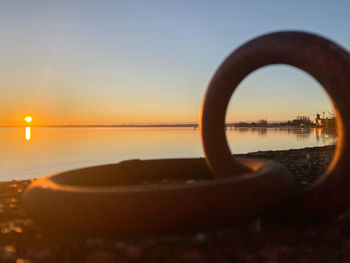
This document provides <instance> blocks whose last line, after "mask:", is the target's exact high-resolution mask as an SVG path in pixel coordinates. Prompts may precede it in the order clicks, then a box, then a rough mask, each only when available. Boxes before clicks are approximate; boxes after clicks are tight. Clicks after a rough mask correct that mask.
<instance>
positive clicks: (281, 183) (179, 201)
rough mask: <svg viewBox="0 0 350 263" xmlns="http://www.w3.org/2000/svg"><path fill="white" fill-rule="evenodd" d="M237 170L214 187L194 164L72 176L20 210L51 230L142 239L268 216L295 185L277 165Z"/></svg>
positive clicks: (38, 189)
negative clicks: (233, 174) (262, 213)
mask: <svg viewBox="0 0 350 263" xmlns="http://www.w3.org/2000/svg"><path fill="white" fill-rule="evenodd" d="M237 162H238V163H240V164H242V165H244V166H245V167H249V169H250V171H251V172H249V173H245V174H242V175H239V176H229V177H224V178H216V179H213V176H212V174H211V172H210V170H209V169H208V168H207V165H206V164H205V161H204V159H199V158H198V159H163V160H145V161H140V160H131V161H125V162H121V163H119V164H110V165H102V166H95V167H89V168H83V169H78V170H72V171H68V172H63V173H58V174H55V175H52V176H48V177H46V178H43V179H39V180H37V181H36V182H35V183H33V184H31V185H30V187H29V188H28V189H27V191H26V193H25V196H24V199H23V202H24V207H25V209H26V211H27V212H28V213H29V214H30V215H31V216H32V217H33V218H34V219H35V221H37V222H39V223H41V224H43V225H46V226H49V227H50V228H51V229H56V230H57V229H63V230H65V231H67V230H73V231H79V232H84V233H101V232H102V233H113V234H117V235H145V234H164V233H170V232H179V231H184V230H191V231H193V230H200V229H206V228H211V227H217V226H225V225H228V224H232V223H233V222H235V221H237V220H241V219H244V218H249V217H252V216H255V215H257V214H258V213H261V212H263V211H265V210H266V209H268V208H271V207H272V206H273V205H275V204H277V203H279V201H280V200H281V199H283V198H285V197H287V196H288V195H289V194H290V193H291V192H292V190H293V189H294V188H293V187H294V177H293V176H292V175H291V174H290V173H289V171H288V170H287V169H286V168H285V167H284V166H283V165H281V164H278V163H275V162H273V161H266V160H265V161H263V160H257V159H237ZM165 179H169V180H170V181H169V183H168V184H166V183H164V182H163V181H164V180H165ZM192 179H196V180H192ZM154 180H156V182H155V181H154ZM188 180H190V181H188ZM143 181H146V182H147V184H142V182H143ZM152 181H153V183H152ZM157 182H158V183H157ZM159 182H163V183H159Z"/></svg>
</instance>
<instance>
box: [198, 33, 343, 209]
mask: <svg viewBox="0 0 350 263" xmlns="http://www.w3.org/2000/svg"><path fill="white" fill-rule="evenodd" d="M273 64H287V65H291V66H294V67H297V68H299V69H302V70H304V71H305V72H307V73H309V74H310V75H311V76H312V77H314V78H315V79H316V80H317V81H318V82H319V83H320V84H321V85H322V86H323V88H324V89H325V90H326V92H327V94H328V95H329V97H330V99H331V101H332V103H333V105H334V108H335V111H336V116H337V129H338V130H337V134H338V144H337V147H336V152H335V156H334V158H333V161H332V163H331V165H330V167H329V168H328V170H327V171H326V174H325V175H324V176H322V177H321V178H320V179H319V180H318V181H316V182H315V183H314V184H313V185H312V186H310V187H308V188H306V189H304V190H303V191H301V192H299V193H297V195H296V197H295V199H294V205H295V207H296V208H297V209H298V210H300V212H301V213H303V214H307V215H314V216H326V215H334V214H336V213H339V212H341V211H343V210H344V209H346V208H347V207H349V205H350V194H349V193H348V192H349V190H348V188H349V187H350V165H349V164H350V145H349V144H350V55H349V53H348V52H347V51H345V50H344V49H343V48H341V47H340V46H338V45H337V44H335V43H333V42H331V41H329V40H327V39H325V38H322V37H320V36H317V35H313V34H309V33H304V32H294V31H286V32H277V33H272V34H267V35H263V36H261V37H258V38H255V39H253V40H251V41H249V42H247V43H246V44H244V45H242V46H241V47H239V48H238V49H237V50H235V51H234V52H233V53H232V54H231V55H229V56H228V57H227V58H226V60H225V61H224V62H223V63H222V64H221V65H220V67H219V68H218V70H217V71H216V73H215V74H214V76H213V78H212V80H211V82H210V84H209V87H208V89H207V92H206V95H205V98H204V102H203V105H202V112H201V122H200V124H201V127H200V128H201V134H202V144H203V147H204V152H205V156H206V162H207V164H208V166H209V167H210V169H211V170H212V172H213V174H214V176H215V177H218V178H219V177H227V176H233V175H234V174H236V175H238V174H240V173H242V172H244V171H245V167H244V166H242V165H241V164H240V163H238V162H236V161H235V160H234V159H233V158H232V154H231V152H230V149H229V146H228V144H227V139H226V134H225V116H226V110H227V106H228V103H229V100H230V98H231V96H232V94H233V92H234V91H235V89H236V87H237V86H238V84H239V83H240V82H241V81H242V80H243V79H244V78H245V77H246V76H247V75H248V74H250V73H251V72H253V71H254V70H256V69H259V68H261V67H263V66H267V65H273Z"/></svg>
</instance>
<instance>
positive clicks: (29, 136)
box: [26, 127, 32, 141]
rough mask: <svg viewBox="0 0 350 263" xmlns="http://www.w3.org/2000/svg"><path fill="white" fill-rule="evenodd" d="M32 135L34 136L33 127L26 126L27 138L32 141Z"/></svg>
mask: <svg viewBox="0 0 350 263" xmlns="http://www.w3.org/2000/svg"><path fill="white" fill-rule="evenodd" d="M31 137H32V133H31V128H30V127H26V140H27V141H30V138H31Z"/></svg>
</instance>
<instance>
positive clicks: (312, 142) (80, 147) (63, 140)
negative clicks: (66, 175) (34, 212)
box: [0, 128, 336, 181]
mask: <svg viewBox="0 0 350 263" xmlns="http://www.w3.org/2000/svg"><path fill="white" fill-rule="evenodd" d="M227 137H228V140H229V143H230V146H231V151H232V152H233V153H247V152H252V151H258V150H276V149H292V148H303V147H312V146H323V145H328V144H335V143H336V137H335V135H334V134H329V133H325V132H323V131H322V129H286V128H284V129H279V128H267V129H266V128H238V129H232V130H227ZM0 156H1V158H0V181H7V180H12V179H28V178H32V177H40V176H43V175H46V174H49V173H53V172H57V171H62V170H68V169H72V168H79V167H83V166H91V165H97V164H106V163H114V162H119V161H121V160H126V159H136V158H139V159H151V158H171V157H174V158H175V157H198V156H203V151H202V149H201V142H200V135H199V131H198V130H193V129H190V128H27V129H26V128H0Z"/></svg>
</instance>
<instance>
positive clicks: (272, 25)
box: [0, 0, 350, 125]
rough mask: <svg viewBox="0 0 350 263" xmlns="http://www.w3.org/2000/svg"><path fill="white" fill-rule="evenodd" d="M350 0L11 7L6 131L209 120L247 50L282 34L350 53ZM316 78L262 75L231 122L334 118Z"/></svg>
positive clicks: (6, 29) (1, 66)
mask: <svg viewBox="0 0 350 263" xmlns="http://www.w3.org/2000/svg"><path fill="white" fill-rule="evenodd" d="M349 10H350V1H321V0H318V1H268V0H264V1H260V0H256V1H117V0H116V1H101V0H99V1H72V0H69V1H35V0H32V1H27V0H26V1H12V0H8V1H1V3H0V32H1V41H0V87H1V91H2V94H1V96H0V125H22V124H23V123H24V120H23V119H24V117H25V116H32V117H33V124H34V125H35V124H39V125H59V124H62V125H65V124H120V123H179V122H180V123H183V122H197V121H198V114H199V110H200V106H201V102H202V99H203V96H204V92H205V90H206V87H207V85H208V83H209V81H210V78H211V76H212V75H213V73H214V72H215V70H216V69H217V67H218V66H219V65H220V63H221V62H222V60H223V59H224V58H225V57H226V56H228V55H229V54H230V53H231V52H232V51H233V50H234V49H235V48H237V47H238V46H240V45H241V44H243V43H244V42H246V41H248V40H250V39H252V38H254V37H256V36H258V35H262V34H265V33H269V32H273V31H279V30H303V31H309V32H313V33H318V34H320V35H323V36H325V37H327V38H329V39H332V40H334V41H336V42H337V43H339V44H340V45H341V46H343V47H344V48H346V49H347V50H350V31H349V24H350V16H349ZM331 109H332V106H331V105H330V103H329V100H328V98H327V97H326V95H325V94H324V92H323V91H322V90H321V87H320V86H319V85H318V84H317V83H316V82H315V81H314V80H313V79H312V78H310V77H309V76H308V75H306V74H305V73H303V72H301V71H299V70H296V69H293V68H290V67H287V66H272V67H268V68H266V69H262V70H259V71H257V72H256V73H253V74H252V75H250V76H249V77H248V78H247V79H246V80H244V82H243V83H242V84H241V85H240V87H239V90H238V91H237V93H235V95H234V98H233V99H232V100H231V104H230V108H229V113H228V117H227V120H228V121H243V120H248V121H249V120H257V119H260V118H266V119H268V120H271V121H272V120H287V119H291V118H294V117H295V116H296V115H301V114H302V115H308V116H310V118H311V117H313V114H314V113H316V112H317V111H319V112H320V113H321V112H322V111H326V112H327V111H328V110H331Z"/></svg>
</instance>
